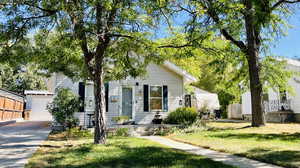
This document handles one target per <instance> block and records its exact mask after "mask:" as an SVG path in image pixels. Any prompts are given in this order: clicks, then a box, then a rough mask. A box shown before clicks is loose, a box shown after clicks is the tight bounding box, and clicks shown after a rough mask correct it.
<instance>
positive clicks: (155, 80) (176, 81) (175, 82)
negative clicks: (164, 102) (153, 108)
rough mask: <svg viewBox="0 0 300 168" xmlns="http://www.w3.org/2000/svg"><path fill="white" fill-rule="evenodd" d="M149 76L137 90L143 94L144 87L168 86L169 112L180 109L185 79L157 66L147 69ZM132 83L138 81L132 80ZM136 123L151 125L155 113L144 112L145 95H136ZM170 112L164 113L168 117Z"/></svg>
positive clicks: (150, 66) (152, 65)
mask: <svg viewBox="0 0 300 168" xmlns="http://www.w3.org/2000/svg"><path fill="white" fill-rule="evenodd" d="M147 72H148V74H147V76H146V77H145V78H144V79H142V80H141V81H140V84H139V86H138V87H136V89H138V91H137V92H136V93H138V92H142V93H143V85H144V84H148V85H167V86H168V110H169V111H173V110H175V109H176V108H178V107H180V105H179V101H180V100H182V99H183V93H184V86H183V78H182V77H181V76H179V75H177V74H175V73H174V72H172V71H170V70H168V69H166V68H164V67H162V66H159V65H155V64H150V65H149V66H148V68H147ZM130 81H131V82H134V83H135V81H137V80H130ZM135 99H136V105H135V116H136V118H135V121H136V122H137V123H139V124H145V123H151V121H152V119H153V117H154V115H155V112H144V110H143V94H136V95H135ZM167 113H168V112H162V114H163V115H164V116H166V114H167Z"/></svg>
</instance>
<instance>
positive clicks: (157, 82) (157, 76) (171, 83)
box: [47, 62, 197, 125]
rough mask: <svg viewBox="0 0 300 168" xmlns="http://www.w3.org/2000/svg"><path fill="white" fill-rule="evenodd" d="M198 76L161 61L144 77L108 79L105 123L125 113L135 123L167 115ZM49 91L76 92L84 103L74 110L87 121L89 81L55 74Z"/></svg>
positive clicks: (91, 94) (91, 97)
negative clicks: (158, 113) (81, 106)
mask: <svg viewBox="0 0 300 168" xmlns="http://www.w3.org/2000/svg"><path fill="white" fill-rule="evenodd" d="M196 81H197V79H196V78H195V77H193V76H191V75H190V74H189V73H187V72H186V71H184V70H183V69H181V68H179V67H178V66H176V65H174V64H172V63H170V62H164V63H163V64H161V65H156V64H149V65H148V67H147V74H146V76H145V77H137V78H135V79H134V78H131V77H130V78H129V77H128V78H127V79H126V80H118V81H110V82H108V83H107V84H106V91H105V92H106V105H107V109H106V110H107V113H106V117H107V123H108V124H113V122H112V118H113V117H116V116H121V115H127V116H129V117H130V118H131V120H132V121H134V122H135V123H137V124H149V123H151V121H152V119H153V117H154V115H155V114H156V112H160V114H161V115H162V116H166V115H167V113H168V112H170V111H173V110H175V109H176V108H178V107H182V106H184V104H185V102H184V98H185V90H184V85H185V84H189V83H192V82H196ZM47 85H48V88H49V91H50V92H55V89H56V88H60V87H63V88H69V89H71V90H72V91H73V92H74V93H76V94H79V96H80V98H81V99H82V100H83V101H84V102H85V103H84V104H85V106H84V107H83V108H81V112H78V113H76V116H77V117H78V118H79V119H80V124H81V125H87V124H88V123H89V118H90V116H91V115H90V114H93V113H94V91H93V89H94V86H93V83H92V82H86V83H83V82H73V81H72V80H71V79H70V78H68V77H66V76H64V75H62V74H60V73H56V74H54V75H53V76H52V77H51V79H50V80H49V81H48V84H47Z"/></svg>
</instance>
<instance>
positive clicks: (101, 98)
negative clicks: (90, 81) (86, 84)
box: [94, 56, 106, 144]
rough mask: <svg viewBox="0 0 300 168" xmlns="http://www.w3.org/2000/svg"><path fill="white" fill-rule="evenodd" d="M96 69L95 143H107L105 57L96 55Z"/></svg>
mask: <svg viewBox="0 0 300 168" xmlns="http://www.w3.org/2000/svg"><path fill="white" fill-rule="evenodd" d="M95 60H96V69H95V75H94V76H95V77H94V96H95V124H96V125H95V133H94V143H95V144H105V142H106V121H105V91H104V71H103V59H102V58H99V56H96V57H95Z"/></svg>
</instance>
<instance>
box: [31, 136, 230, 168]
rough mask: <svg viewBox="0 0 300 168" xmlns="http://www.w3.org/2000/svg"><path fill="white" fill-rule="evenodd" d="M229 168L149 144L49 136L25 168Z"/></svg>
mask: <svg viewBox="0 0 300 168" xmlns="http://www.w3.org/2000/svg"><path fill="white" fill-rule="evenodd" d="M46 167H52V168H55V167H60V168H61V167H63V168H80V167H84V168H89V167H90V168H96V167H97V168H99V167H103V168H123V167H124V168H125V167H133V168H134V167H136V168H143V167H171V168H181V167H182V168H194V167H195V168H196V167H197V168H198V167H199V168H201V167H203V168H221V167H222V168H230V167H231V166H227V165H224V164H222V163H220V162H214V161H212V160H210V159H207V158H205V157H202V156H198V155H193V154H189V153H185V152H182V151H178V150H173V149H170V148H167V147H165V146H162V145H159V144H157V143H154V142H152V141H149V140H145V139H140V138H133V137H114V138H109V139H108V142H107V144H106V145H94V144H92V139H89V138H87V137H85V138H77V139H74V138H73V139H67V138H66V137H65V135H61V134H52V135H50V137H49V138H48V140H47V141H46V142H45V143H44V144H43V145H42V147H40V149H38V151H37V152H36V153H35V154H34V155H33V156H32V158H31V159H30V160H29V163H28V164H27V165H26V168H46Z"/></svg>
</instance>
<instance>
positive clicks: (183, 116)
mask: <svg viewBox="0 0 300 168" xmlns="http://www.w3.org/2000/svg"><path fill="white" fill-rule="evenodd" d="M197 117H198V113H197V110H196V109H195V108H191V107H180V108H177V109H176V110H175V111H173V112H171V113H169V114H168V116H167V118H166V119H165V120H164V123H166V124H181V125H191V124H193V123H194V122H195V121H196V120H197Z"/></svg>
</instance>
